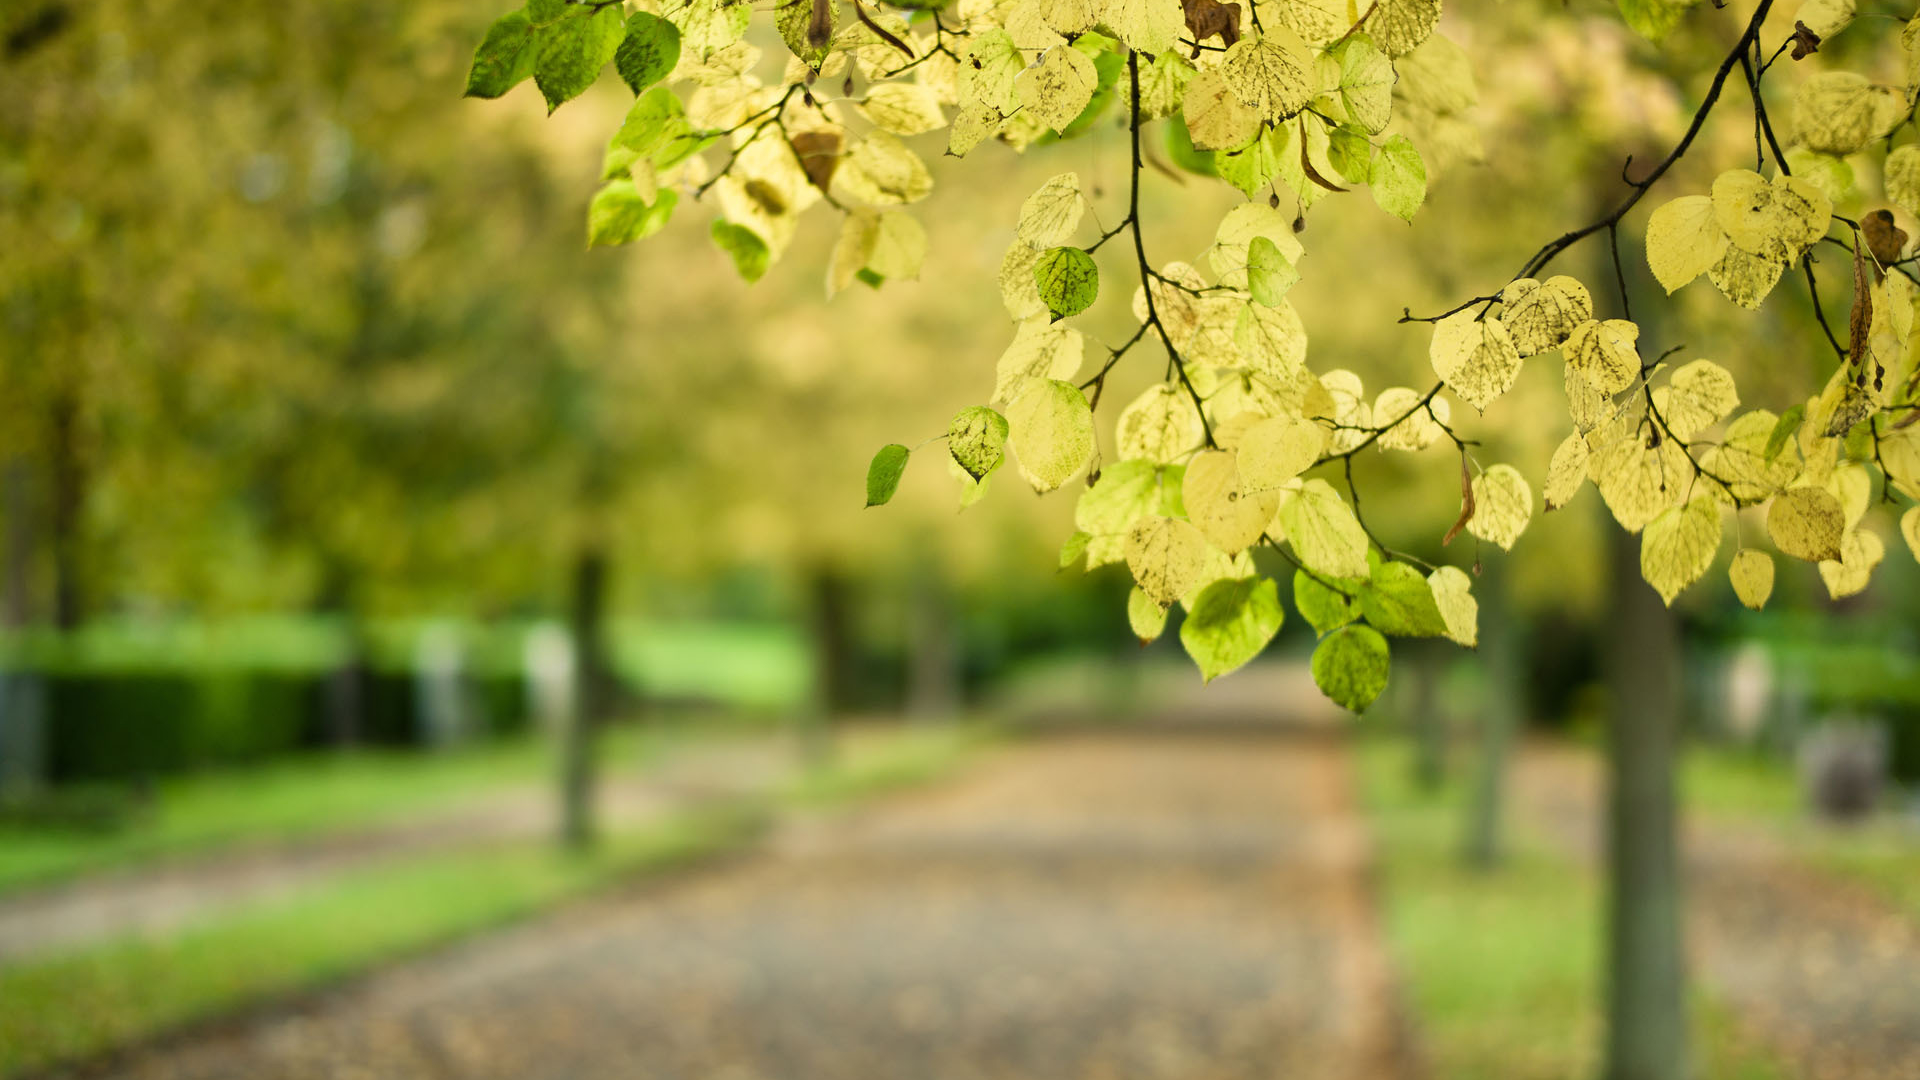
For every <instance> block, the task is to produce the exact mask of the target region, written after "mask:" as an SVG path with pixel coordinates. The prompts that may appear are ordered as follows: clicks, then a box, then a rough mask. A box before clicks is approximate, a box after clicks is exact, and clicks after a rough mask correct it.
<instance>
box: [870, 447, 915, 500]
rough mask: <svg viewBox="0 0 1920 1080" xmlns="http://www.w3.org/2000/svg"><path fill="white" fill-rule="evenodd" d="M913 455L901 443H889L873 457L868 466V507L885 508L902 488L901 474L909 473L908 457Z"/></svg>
mask: <svg viewBox="0 0 1920 1080" xmlns="http://www.w3.org/2000/svg"><path fill="white" fill-rule="evenodd" d="M909 453H911V451H909V450H908V449H907V448H906V447H904V446H901V445H900V444H899V443H888V444H887V445H885V446H883V447H881V448H880V452H879V453H877V454H875V455H873V462H872V463H871V464H869V465H868V466H867V505H868V506H885V505H886V504H887V500H889V499H891V498H893V493H894V491H895V490H896V489H898V488H899V487H900V474H901V473H903V472H906V471H907V455H908V454H909Z"/></svg>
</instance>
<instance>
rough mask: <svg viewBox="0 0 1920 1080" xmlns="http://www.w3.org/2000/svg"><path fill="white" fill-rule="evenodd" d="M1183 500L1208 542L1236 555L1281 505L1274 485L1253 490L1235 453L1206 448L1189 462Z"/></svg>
mask: <svg viewBox="0 0 1920 1080" xmlns="http://www.w3.org/2000/svg"><path fill="white" fill-rule="evenodd" d="M1181 501H1182V502H1183V503H1184V504H1185V506H1186V509H1187V518H1188V520H1190V521H1192V522H1193V524H1194V527H1195V528H1197V529H1199V530H1200V534H1201V535H1202V536H1205V537H1206V538H1207V542H1208V543H1210V544H1212V545H1213V546H1214V547H1216V548H1218V549H1220V550H1221V551H1223V552H1226V553H1227V554H1229V555H1233V554H1237V553H1239V552H1240V551H1243V550H1245V549H1246V548H1248V547H1250V546H1252V545H1253V544H1254V542H1256V541H1258V540H1259V539H1260V533H1261V532H1262V531H1263V530H1264V529H1265V528H1266V525H1267V522H1268V521H1270V520H1272V518H1273V515H1274V513H1275V511H1277V510H1278V509H1279V508H1280V492H1279V491H1278V490H1277V489H1274V488H1267V489H1264V490H1259V491H1250V490H1249V489H1248V485H1247V484H1246V483H1245V482H1243V481H1242V479H1241V477H1240V469H1239V466H1238V463H1237V461H1236V458H1235V455H1234V454H1233V453H1231V452H1229V451H1225V450H1207V451H1203V452H1202V453H1200V454H1198V455H1196V456H1195V457H1194V459H1193V460H1192V461H1191V462H1189V463H1188V464H1187V475H1186V480H1185V482H1184V483H1183V484H1182V486H1181Z"/></svg>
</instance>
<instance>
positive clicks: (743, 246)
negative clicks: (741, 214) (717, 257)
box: [713, 218, 773, 282]
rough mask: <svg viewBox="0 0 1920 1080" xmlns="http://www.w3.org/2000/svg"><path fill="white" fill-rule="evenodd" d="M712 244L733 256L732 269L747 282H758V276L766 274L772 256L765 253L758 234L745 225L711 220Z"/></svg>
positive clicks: (763, 241) (763, 243)
mask: <svg viewBox="0 0 1920 1080" xmlns="http://www.w3.org/2000/svg"><path fill="white" fill-rule="evenodd" d="M713 242H714V243H716V244H718V245H720V250H721V251H724V252H726V253H727V254H728V255H731V256H733V268H734V269H735V270H738V271H740V276H741V277H742V278H744V279H746V280H747V281H749V282H754V281H759V280H760V275H762V274H764V273H766V272H767V264H768V263H769V262H770V261H771V260H772V257H773V256H772V254H771V253H770V252H768V251H767V242H766V241H765V240H762V239H760V234H759V233H757V232H754V231H753V230H752V229H749V228H747V227H746V226H745V225H735V224H734V223H733V222H731V221H723V220H721V219H719V218H715V219H714V220H713Z"/></svg>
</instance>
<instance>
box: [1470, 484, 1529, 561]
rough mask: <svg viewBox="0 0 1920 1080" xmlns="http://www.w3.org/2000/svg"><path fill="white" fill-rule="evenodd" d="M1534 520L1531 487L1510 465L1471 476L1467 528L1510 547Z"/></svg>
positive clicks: (1503, 547)
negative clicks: (1471, 513) (1471, 497)
mask: <svg viewBox="0 0 1920 1080" xmlns="http://www.w3.org/2000/svg"><path fill="white" fill-rule="evenodd" d="M1531 520H1533V489H1532V488H1530V487H1528V486H1527V481H1526V478H1525V477H1523V476H1521V475H1520V471H1519V470H1518V469H1515V468H1514V467H1513V466H1511V465H1495V466H1493V467H1492V468H1489V469H1487V470H1486V471H1485V472H1483V473H1481V474H1480V475H1479V476H1476V477H1474V478H1473V517H1472V519H1471V520H1469V521H1468V522H1467V531H1468V532H1470V533H1472V534H1473V535H1475V536H1477V537H1479V538H1480V539H1482V540H1485V541H1487V542H1488V543H1490V544H1498V545H1500V548H1501V550H1503V551H1511V550H1513V542H1514V541H1516V540H1518V539H1520V534H1521V533H1523V532H1525V531H1526V530H1527V523H1528V522H1529V521H1531Z"/></svg>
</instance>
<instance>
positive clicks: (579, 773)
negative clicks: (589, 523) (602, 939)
mask: <svg viewBox="0 0 1920 1080" xmlns="http://www.w3.org/2000/svg"><path fill="white" fill-rule="evenodd" d="M606 590H607V556H606V553H605V552H603V551H602V550H600V548H599V546H598V545H594V544H588V545H584V546H582V548H581V549H580V551H579V552H578V553H577V554H576V556H575V558H574V567H573V611H572V633H573V650H574V667H573V671H574V679H575V683H574V697H573V711H572V715H571V716H570V717H569V718H568V723H566V724H564V725H562V728H561V736H560V741H561V745H560V837H561V841H562V842H563V843H565V844H566V846H568V847H570V848H576V849H578V848H585V847H587V846H589V845H591V844H592V843H593V840H594V834H595V826H594V816H593V794H594V735H595V733H596V732H597V731H598V729H599V727H600V721H601V719H602V716H601V713H602V712H603V710H604V709H605V703H606V682H607V675H606V664H605V659H606V658H605V654H604V652H603V651H602V641H603V634H604V632H605V618H606V614H605V604H606Z"/></svg>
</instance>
